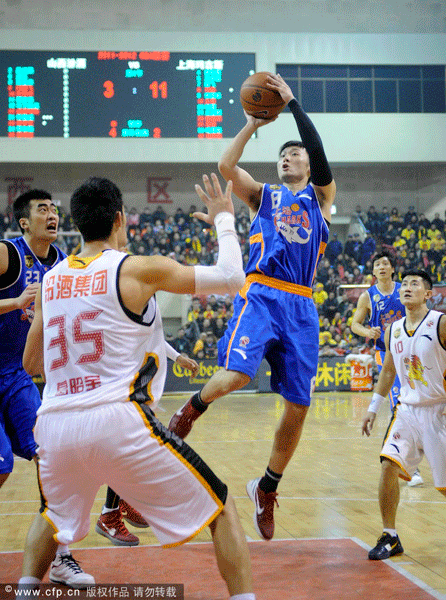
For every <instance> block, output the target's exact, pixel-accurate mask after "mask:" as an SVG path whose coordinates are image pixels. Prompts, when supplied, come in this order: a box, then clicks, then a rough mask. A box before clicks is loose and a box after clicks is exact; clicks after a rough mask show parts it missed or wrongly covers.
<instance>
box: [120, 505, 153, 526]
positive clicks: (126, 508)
mask: <svg viewBox="0 0 446 600" xmlns="http://www.w3.org/2000/svg"><path fill="white" fill-rule="evenodd" d="M119 510H120V511H121V515H122V517H123V519H125V520H126V521H127V523H130V525H133V527H141V528H143V529H144V528H145V527H150V525H149V524H148V523H147V521H146V520H145V519H144V517H143V516H142V514H141V513H140V512H138V511H137V510H136V509H135V508H133V507H132V506H130V504H127V502H126V501H125V500H123V499H122V498H121V500H119Z"/></svg>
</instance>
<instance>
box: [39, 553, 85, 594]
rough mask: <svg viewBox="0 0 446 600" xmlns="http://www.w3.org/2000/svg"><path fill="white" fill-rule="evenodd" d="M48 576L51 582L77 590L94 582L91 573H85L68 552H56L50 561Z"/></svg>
mask: <svg viewBox="0 0 446 600" xmlns="http://www.w3.org/2000/svg"><path fill="white" fill-rule="evenodd" d="M49 578H50V581H51V582H52V583H61V584H63V585H67V586H68V587H72V588H76V589H78V590H83V589H85V588H87V587H89V586H90V585H94V583H95V581H94V577H93V575H89V574H88V573H85V572H84V571H83V569H82V567H81V566H80V565H79V563H78V562H77V560H76V559H75V558H73V556H72V555H71V554H70V553H68V554H56V558H55V559H54V560H53V562H52V563H51V569H50V575H49Z"/></svg>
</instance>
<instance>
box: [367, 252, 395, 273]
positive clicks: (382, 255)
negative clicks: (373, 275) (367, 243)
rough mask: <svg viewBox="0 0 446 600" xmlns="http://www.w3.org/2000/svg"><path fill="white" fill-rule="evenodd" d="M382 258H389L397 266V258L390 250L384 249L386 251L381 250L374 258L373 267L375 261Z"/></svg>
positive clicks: (393, 265)
mask: <svg viewBox="0 0 446 600" xmlns="http://www.w3.org/2000/svg"><path fill="white" fill-rule="evenodd" d="M381 258H387V259H388V261H389V263H390V264H391V265H392V267H393V268H395V258H394V257H393V256H392V255H391V254H390V252H386V251H385V250H384V252H380V253H379V254H376V255H375V256H374V257H373V258H372V269H373V267H374V266H375V262H376V261H377V260H380V259H381Z"/></svg>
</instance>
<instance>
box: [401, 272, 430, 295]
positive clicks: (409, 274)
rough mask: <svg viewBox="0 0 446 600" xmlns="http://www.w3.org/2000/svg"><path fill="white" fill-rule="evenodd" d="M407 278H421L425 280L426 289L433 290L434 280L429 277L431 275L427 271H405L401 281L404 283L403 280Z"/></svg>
mask: <svg viewBox="0 0 446 600" xmlns="http://www.w3.org/2000/svg"><path fill="white" fill-rule="evenodd" d="M405 277H421V279H422V280H423V283H424V287H425V288H426V289H427V290H431V289H432V285H433V284H432V279H431V276H430V275H429V273H426V271H422V270H421V269H413V270H410V271H404V273H403V274H402V276H401V281H403V279H404V278H405Z"/></svg>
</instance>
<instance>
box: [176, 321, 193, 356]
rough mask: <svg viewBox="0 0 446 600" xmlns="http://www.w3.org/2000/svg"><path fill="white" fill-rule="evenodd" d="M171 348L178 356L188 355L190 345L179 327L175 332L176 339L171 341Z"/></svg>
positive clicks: (182, 329)
mask: <svg viewBox="0 0 446 600" xmlns="http://www.w3.org/2000/svg"><path fill="white" fill-rule="evenodd" d="M172 346H173V347H174V348H175V350H176V351H177V352H179V353H180V354H185V355H189V354H190V352H191V350H190V343H189V340H188V339H187V338H186V337H185V331H184V328H183V327H180V328H179V329H178V331H177V337H176V338H175V339H174V340H173V342H172Z"/></svg>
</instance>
